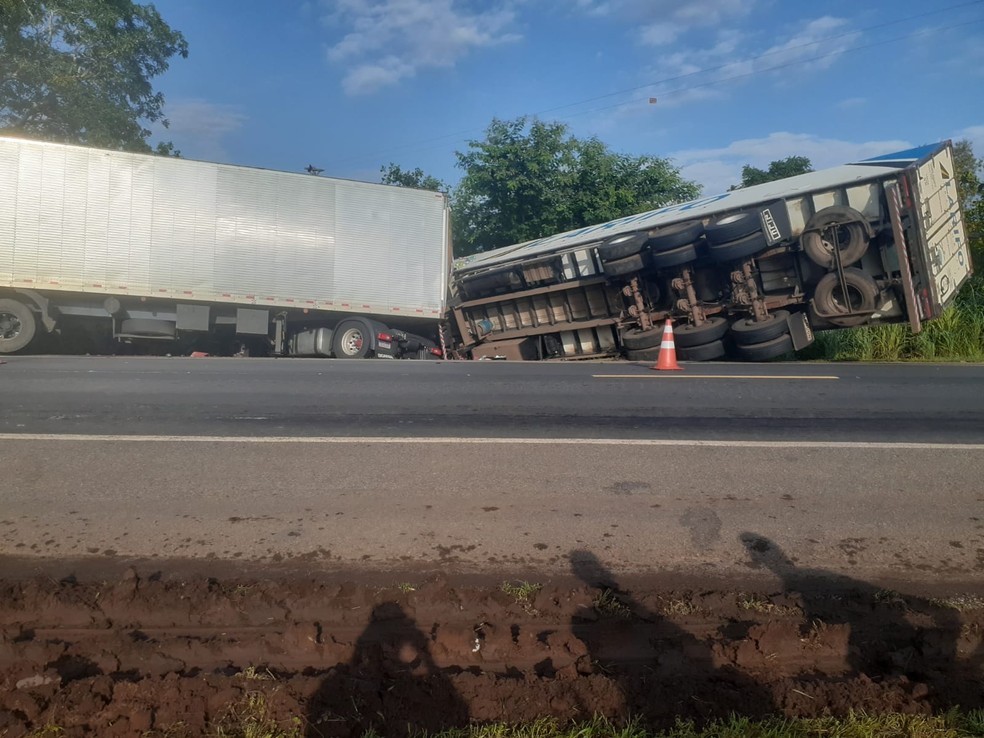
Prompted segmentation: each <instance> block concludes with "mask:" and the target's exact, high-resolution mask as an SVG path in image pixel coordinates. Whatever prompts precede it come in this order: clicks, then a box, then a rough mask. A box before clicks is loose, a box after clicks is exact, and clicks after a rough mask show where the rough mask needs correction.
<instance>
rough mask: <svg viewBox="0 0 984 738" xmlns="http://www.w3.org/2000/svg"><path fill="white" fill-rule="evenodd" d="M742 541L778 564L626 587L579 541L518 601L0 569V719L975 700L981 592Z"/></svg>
mask: <svg viewBox="0 0 984 738" xmlns="http://www.w3.org/2000/svg"><path fill="white" fill-rule="evenodd" d="M747 545H748V546H749V549H750V550H751V551H753V552H755V553H756V554H758V555H761V556H762V557H770V556H771V557H773V558H771V559H768V561H766V559H765V558H763V561H765V562H766V563H767V564H768V565H770V566H774V567H776V570H777V571H779V570H780V569H782V570H783V571H785V576H784V578H783V584H782V586H781V587H780V588H778V589H776V591H771V592H744V591H743V592H737V591H721V590H715V591H668V590H665V589H660V588H657V587H655V586H653V587H648V586H646V585H644V584H643V585H635V584H634V585H633V587H632V588H631V589H628V588H624V587H622V586H621V585H620V583H619V582H618V581H617V580H616V578H615V576H614V575H613V574H612V573H611V572H610V571H608V570H607V569H606V568H605V566H604V564H602V563H601V562H600V561H598V560H597V559H596V558H595V557H594V556H593V555H592V554H590V553H588V552H573V553H572V554H571V555H570V559H571V567H572V573H573V575H574V577H575V579H570V580H565V581H564V582H557V583H551V582H549V581H545V582H542V583H537V584H538V587H537V589H536V590H535V591H533V592H532V594H531V598H532V602H529V603H527V602H525V601H520V600H519V599H517V598H515V597H512V596H509V595H508V593H506V592H504V591H503V589H502V588H501V587H500V586H497V585H495V584H490V585H489V586H485V585H482V584H480V583H475V582H472V583H465V582H456V581H453V580H452V579H449V578H448V577H434V578H431V579H427V580H422V581H416V582H412V583H411V582H393V584H392V586H386V587H378V586H370V585H367V584H364V583H360V582H358V581H349V582H329V581H318V580H317V579H311V578H305V579H302V578H297V579H290V578H286V579H285V578H282V577H275V576H272V575H271V576H269V577H263V576H257V578H255V579H251V580H241V579H239V580H232V579H229V580H219V579H215V578H209V577H201V578H188V577H187V576H185V577H178V576H169V575H168V574H167V572H151V571H142V570H138V568H130V569H127V570H126V571H125V572H124V573H123V575H122V576H120V577H119V578H117V579H116V580H115V581H111V582H103V581H88V582H80V581H75V580H74V579H66V580H62V581H56V580H53V579H49V578H43V579H36V580H24V581H11V582H0V735H4V734H5V735H6V736H9V737H10V738H16V737H17V736H22V735H26V734H28V733H29V732H30V731H32V730H37V729H41V728H43V727H44V726H51V725H53V726H58V727H59V728H61V729H62V730H63V732H62V733H60V735H63V736H66V737H67V738H71V737H73V736H87V735H99V736H106V737H108V738H112V737H113V736H132V735H140V734H142V733H145V732H147V731H159V732H165V731H170V732H168V733H167V734H168V735H172V736H181V735H187V736H195V735H202V734H204V733H206V732H207V731H208V730H210V729H211V728H214V726H216V725H219V724H222V723H223V721H233V722H234V721H236V720H237V719H242V717H243V715H245V714H247V713H248V714H254V713H255V712H256V711H257V710H259V711H262V714H263V715H264V717H265V719H268V720H270V721H273V722H278V723H280V724H281V725H284V726H290V725H296V726H297V729H298V730H299V731H300V734H302V735H305V736H308V737H311V738H313V737H314V736H348V735H360V734H362V733H363V732H365V731H366V730H368V729H370V728H371V729H374V730H376V731H377V732H379V733H381V734H386V735H400V734H406V733H407V732H408V731H409V732H413V731H418V732H419V731H439V730H441V729H445V728H449V727H454V726H461V725H465V724H467V723H469V722H492V721H507V722H519V721H527V720H534V719H536V718H541V717H554V718H557V719H559V720H561V721H583V720H589V719H590V718H591V717H592V716H594V715H605V716H607V717H609V718H612V719H615V720H620V719H626V718H628V717H629V716H634V717H637V718H638V719H640V720H642V721H643V723H644V724H645V725H647V726H650V727H653V728H661V727H668V726H670V725H672V724H673V722H674V720H676V719H677V718H678V717H681V718H692V719H695V720H698V721H702V720H707V719H710V718H714V717H724V716H727V715H728V714H730V713H738V714H743V715H747V716H750V717H761V716H765V715H771V714H779V715H785V716H790V717H813V716H820V715H826V714H833V715H844V714H846V713H847V712H848V711H850V710H852V709H853V710H864V711H867V712H888V711H893V712H894V711H900V712H919V713H928V712H932V711H938V710H943V709H946V708H948V707H951V706H954V705H960V706H961V707H962V708H965V709H971V708H976V707H981V706H984V697H982V694H981V692H980V690H979V688H978V685H979V681H978V675H979V673H980V667H981V664H982V661H984V600H981V599H979V598H978V599H974V598H968V597H963V598H953V599H950V600H948V599H946V598H936V599H932V600H930V599H925V598H921V597H916V596H911V595H907V594H905V593H900V592H887V591H884V590H879V589H877V588H874V587H871V586H869V585H866V584H864V583H863V582H857V581H840V582H837V583H836V584H834V583H831V582H830V581H827V580H822V579H820V578H818V577H816V576H814V574H815V573H813V572H810V571H805V570H797V569H789V568H788V567H789V566H791V564H789V562H788V561H786V562H784V561H782V560H780V559H777V558H775V557H776V556H777V555H778V554H776V552H775V549H774V547H773V546H771V545H770V542H768V541H766V540H764V539H760V538H749V540H748V542H747ZM777 562H778V563H777ZM783 567H787V568H786V569H783ZM968 603H969V604H968ZM975 603H977V604H979V605H981V607H976V606H975ZM249 711H253V712H249ZM5 731H6V733H5Z"/></svg>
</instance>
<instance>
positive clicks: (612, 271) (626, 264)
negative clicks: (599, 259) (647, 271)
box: [605, 254, 646, 277]
mask: <svg viewBox="0 0 984 738" xmlns="http://www.w3.org/2000/svg"><path fill="white" fill-rule="evenodd" d="M645 266H646V263H645V262H644V261H643V260H642V256H641V255H640V254H632V256H626V257H625V258H624V259H615V260H614V261H606V262H605V274H607V275H608V276H610V277H620V276H622V275H623V274H632V273H634V272H640V271H642V270H643V268H644V267H645Z"/></svg>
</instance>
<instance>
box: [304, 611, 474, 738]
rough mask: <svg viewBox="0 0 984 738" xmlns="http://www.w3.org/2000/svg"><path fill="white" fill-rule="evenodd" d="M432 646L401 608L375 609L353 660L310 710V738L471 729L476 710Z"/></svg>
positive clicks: (333, 673) (330, 678)
mask: <svg viewBox="0 0 984 738" xmlns="http://www.w3.org/2000/svg"><path fill="white" fill-rule="evenodd" d="M430 641H431V639H430V638H429V637H428V636H427V635H426V634H425V633H423V632H422V631H421V630H420V628H419V627H418V626H417V623H416V622H415V621H414V620H413V619H412V618H411V617H410V616H408V615H407V613H406V612H405V611H404V610H403V608H402V607H401V606H400V605H399V604H398V603H396V602H385V603H382V604H379V605H377V606H376V607H374V608H373V610H372V614H371V615H370V618H369V623H368V625H367V626H366V627H365V629H364V630H363V631H362V633H361V634H360V635H359V638H358V639H357V641H356V643H355V647H354V652H353V655H352V658H351V659H350V660H349V661H348V662H347V663H343V664H339V665H338V666H335V667H334V668H332V669H331V670H330V671H329V672H328V675H327V676H326V677H325V679H324V680H323V681H322V682H321V684H320V685H319V686H318V688H317V690H316V691H315V693H314V694H313V695H312V696H311V698H310V699H309V700H308V704H307V731H306V733H305V738H329V737H332V738H335V737H338V738H340V737H342V736H362V735H366V734H373V733H375V734H377V735H385V736H409V735H422V734H425V733H428V734H430V733H439V732H441V731H443V730H447V729H449V728H456V727H462V726H464V725H467V723H468V707H467V705H466V704H465V702H464V701H463V700H462V699H461V697H460V696H459V695H458V693H457V691H456V690H455V688H454V685H453V684H452V682H451V679H450V678H449V677H448V674H447V673H446V672H445V671H444V670H442V669H441V668H440V667H438V666H437V664H435V663H434V659H433V658H432V656H431V652H430Z"/></svg>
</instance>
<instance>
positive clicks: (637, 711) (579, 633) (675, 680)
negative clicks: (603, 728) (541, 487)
mask: <svg viewBox="0 0 984 738" xmlns="http://www.w3.org/2000/svg"><path fill="white" fill-rule="evenodd" d="M568 561H569V563H570V566H571V571H572V572H573V574H574V575H575V576H576V577H577V578H578V579H579V580H580V581H581V582H582V583H584V584H586V585H587V586H589V587H590V588H591V589H592V590H594V592H595V598H594V602H593V608H592V609H590V610H587V609H585V610H584V611H583V612H581V613H579V614H575V615H574V616H573V617H572V620H571V630H572V632H573V635H574V636H575V637H576V638H578V639H579V640H580V641H581V642H582V643H584V644H585V646H586V647H587V650H588V655H589V657H590V659H591V663H592V664H593V669H594V671H595V672H596V673H598V674H600V675H603V676H604V677H606V678H608V679H611V680H613V681H614V682H615V684H616V687H617V689H618V692H619V693H620V695H621V700H622V704H621V708H620V710H619V714H618V715H615V716H613V717H616V718H618V719H619V720H622V721H625V720H635V721H638V724H639V726H640V727H642V728H645V729H650V730H659V729H663V728H668V727H672V726H673V725H674V723H675V722H676V720H677V719H692V720H696V721H698V722H706V721H708V720H712V719H718V718H722V719H723V718H726V717H728V716H729V715H732V714H741V715H745V716H748V717H750V718H763V717H766V716H767V715H770V714H772V713H773V711H774V707H773V702H772V696H771V694H770V693H769V691H768V690H766V689H764V688H762V686H761V685H760V684H759V683H758V682H757V681H756V680H755V679H754V678H753V677H751V676H749V675H747V674H745V673H743V672H741V671H739V670H737V669H735V668H734V667H733V666H731V665H729V664H728V663H727V662H726V661H727V660H726V659H725V658H723V657H722V654H720V653H718V654H716V653H715V650H714V642H713V638H711V637H708V634H702V635H698V634H695V633H691V632H690V631H688V630H686V629H684V628H683V627H681V626H679V625H677V624H676V623H674V622H673V620H672V619H671V613H669V612H667V609H664V608H660V609H653V608H652V607H648V606H646V605H645V604H643V603H641V602H639V601H637V600H636V598H634V597H633V595H632V594H631V593H630V592H628V591H626V590H625V589H623V588H622V587H621V586H620V585H619V583H618V581H617V580H616V578H615V576H614V575H613V574H612V572H611V571H610V570H609V569H608V567H607V566H605V564H603V563H602V562H601V561H600V560H599V559H598V557H597V556H595V554H594V553H592V552H591V551H587V550H584V549H577V550H573V551H571V552H570V553H569V554H568ZM667 608H668V609H669V610H673V609H675V608H684V609H685V608H686V604H684V603H682V602H678V603H667ZM687 614H689V615H693V614H694V613H693V612H690V613H687ZM578 708H579V711H580V712H581V714H587V715H590V714H592V712H593V705H591V704H588V703H587V702H582V703H581V704H579V705H578Z"/></svg>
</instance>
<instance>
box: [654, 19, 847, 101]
mask: <svg viewBox="0 0 984 738" xmlns="http://www.w3.org/2000/svg"><path fill="white" fill-rule="evenodd" d="M860 35H861V34H860V32H859V31H856V30H851V28H850V26H849V24H848V22H847V21H846V20H844V19H842V18H832V17H829V16H824V17H822V18H815V19H813V20H809V21H806V22H805V23H804V24H803V26H802V28H801V29H800V30H799V31H798V32H796V33H795V34H793V35H792V36H788V37H786V38H785V40H784V41H783V42H782V43H780V44H775V45H773V46H771V47H769V48H767V49H765V50H764V51H759V50H754V49H752V48H751V45H750V42H751V40H752V39H751V38H750V37H748V36H747V35H745V34H744V33H743V32H741V31H739V30H736V29H733V28H732V29H724V30H721V31H719V32H718V33H717V35H716V38H715V41H714V44H713V45H712V46H707V47H704V48H701V47H698V46H692V45H691V46H687V47H685V48H681V49H680V50H678V51H674V52H672V53H667V54H663V55H662V56H660V57H658V58H657V59H656V61H655V64H654V65H653V66H652V68H650V70H648V72H647V73H646V74H647V76H649V77H651V78H655V79H658V80H661V82H659V83H656V84H654V85H653V89H654V90H655V91H656V92H655V95H656V96H657V97H659V98H660V103H661V104H662V105H664V106H671V107H672V106H680V105H684V104H686V103H688V102H693V101H703V100H707V99H710V98H714V97H721V96H723V95H725V94H726V93H727V90H728V87H729V84H728V83H730V84H731V85H734V84H741V83H743V82H745V81H746V80H747V79H748V78H750V77H752V76H759V75H768V77H769V78H771V79H772V80H773V81H779V82H781V81H783V80H784V79H787V78H788V75H795V78H796V79H797V80H799V79H801V78H802V76H803V75H804V74H808V73H812V72H816V71H820V70H823V69H826V68H828V67H830V66H831V65H832V64H833V63H834V62H835V61H836V60H837V58H838V57H839V56H841V55H842V54H843V53H845V52H846V51H847V50H848V49H849V48H850V47H851V46H852V45H854V44H856V42H857V40H858V39H859V38H860Z"/></svg>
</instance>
